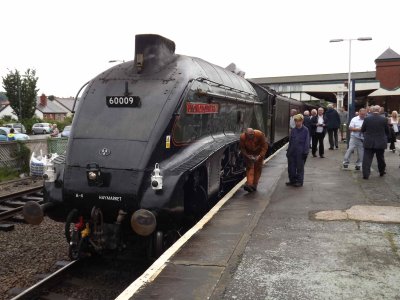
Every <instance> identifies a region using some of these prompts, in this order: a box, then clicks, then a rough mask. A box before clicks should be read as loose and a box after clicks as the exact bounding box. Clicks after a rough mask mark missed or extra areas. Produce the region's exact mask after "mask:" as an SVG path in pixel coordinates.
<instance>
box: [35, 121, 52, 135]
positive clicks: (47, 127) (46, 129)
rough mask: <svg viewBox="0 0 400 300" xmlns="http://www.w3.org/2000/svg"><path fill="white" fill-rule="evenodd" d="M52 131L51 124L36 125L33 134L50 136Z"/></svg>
mask: <svg viewBox="0 0 400 300" xmlns="http://www.w3.org/2000/svg"><path fill="white" fill-rule="evenodd" d="M50 131H51V124H50V123H36V124H33V126H32V134H48V133H50Z"/></svg>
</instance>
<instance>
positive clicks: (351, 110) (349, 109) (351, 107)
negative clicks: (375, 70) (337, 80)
mask: <svg viewBox="0 0 400 300" xmlns="http://www.w3.org/2000/svg"><path fill="white" fill-rule="evenodd" d="M371 40H372V38H371V37H359V38H357V39H333V40H330V41H329V42H330V43H339V42H344V41H348V42H349V74H348V77H347V89H348V92H347V93H348V94H347V132H346V141H347V147H348V146H349V140H350V139H349V138H348V136H349V134H350V132H349V124H350V121H351V119H352V118H353V117H354V114H355V112H354V105H353V99H352V98H353V97H352V88H351V41H371ZM355 86H356V85H355V84H354V90H355ZM354 95H355V94H354Z"/></svg>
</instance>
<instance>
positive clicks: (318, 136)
mask: <svg viewBox="0 0 400 300" xmlns="http://www.w3.org/2000/svg"><path fill="white" fill-rule="evenodd" d="M324 138H325V134H324V133H323V132H316V133H314V135H313V136H312V149H311V152H312V154H313V156H315V153H317V146H318V152H319V156H321V157H322V156H324Z"/></svg>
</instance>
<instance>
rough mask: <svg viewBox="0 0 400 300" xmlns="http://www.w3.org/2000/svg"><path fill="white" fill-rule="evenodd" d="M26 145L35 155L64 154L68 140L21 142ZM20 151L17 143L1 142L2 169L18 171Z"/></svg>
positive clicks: (0, 161) (0, 160) (0, 165)
mask: <svg viewBox="0 0 400 300" xmlns="http://www.w3.org/2000/svg"><path fill="white" fill-rule="evenodd" d="M21 142H22V143H23V144H25V145H26V146H27V147H28V148H29V150H30V151H31V154H32V153H33V152H35V155H37V154H39V153H40V150H41V151H42V153H43V155H46V154H49V153H58V154H63V153H64V152H65V151H66V149H67V144H68V139H62V138H55V139H54V138H53V139H40V140H39V139H37V140H27V141H21ZM17 150H18V143H17V142H1V143H0V168H4V167H9V168H14V169H17V168H19V166H20V162H19V161H18V159H17V158H16V157H15V153H16V152H17Z"/></svg>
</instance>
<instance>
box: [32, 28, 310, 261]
mask: <svg viewBox="0 0 400 300" xmlns="http://www.w3.org/2000/svg"><path fill="white" fill-rule="evenodd" d="M293 107H296V108H298V109H303V107H302V104H301V103H300V102H297V101H293V100H290V99H287V98H285V97H282V96H280V95H277V94H276V93H275V92H274V91H272V90H269V89H267V88H264V87H261V86H259V85H256V84H253V83H250V82H249V81H247V80H245V79H244V78H243V77H241V76H239V75H237V74H235V73H234V72H231V71H229V70H227V69H224V68H221V67H218V66H216V65H213V64H210V63H208V62H206V61H204V60H202V59H199V58H194V57H188V56H183V55H177V54H175V44H174V42H172V41H170V40H168V39H166V38H164V37H161V36H158V35H137V36H136V44H135V59H134V60H133V61H130V62H125V63H122V64H120V65H117V66H115V67H112V68H110V69H109V70H107V71H105V72H103V73H102V74H100V75H99V76H97V77H96V78H94V79H93V80H91V81H90V82H89V83H88V86H87V87H86V89H85V91H84V93H83V96H82V97H81V100H80V101H79V105H78V109H77V111H76V114H75V116H74V120H73V124H72V131H71V136H70V138H69V141H68V148H67V151H66V154H65V155H62V156H59V157H58V158H56V159H55V160H54V161H53V163H52V164H49V165H48V166H47V167H46V169H47V170H46V173H45V189H44V191H45V197H44V199H45V204H44V205H42V206H40V207H39V206H37V205H35V204H33V203H28V204H27V205H26V206H25V208H24V215H25V218H26V219H27V221H28V222H30V223H33V224H38V223H39V222H40V221H41V220H42V219H43V214H44V212H45V213H46V214H47V215H49V216H50V217H51V218H52V219H54V220H57V221H61V222H65V224H66V226H65V235H66V239H67V241H68V243H69V247H70V256H71V257H72V258H74V259H75V258H78V257H79V256H80V255H81V254H82V253H86V252H88V251H89V250H94V251H97V252H101V251H103V250H105V249H121V248H123V247H125V246H126V245H128V244H131V243H133V244H135V245H147V249H148V251H149V253H152V255H153V256H158V255H160V254H161V252H162V251H163V249H164V248H165V247H166V246H167V245H168V244H169V243H171V242H172V241H174V240H175V239H176V238H177V237H178V236H179V232H180V229H181V228H182V226H184V224H186V222H187V220H197V219H199V218H200V217H201V216H203V215H204V213H205V212H207V210H208V209H209V208H210V205H212V203H213V201H214V200H215V199H218V197H219V196H220V195H222V194H223V193H224V191H225V190H226V189H227V188H228V187H229V186H230V185H232V184H233V183H236V182H238V181H239V180H240V179H242V178H243V176H244V174H245V168H244V164H243V161H242V158H241V156H240V153H239V147H238V141H239V135H240V133H241V132H242V131H243V129H244V128H247V127H252V128H258V129H261V130H262V131H264V132H265V133H266V136H267V138H268V141H269V143H270V144H271V145H274V146H275V147H276V145H279V144H280V143H284V142H285V141H286V140H287V136H288V130H289V129H288V126H289V121H288V120H289V110H290V108H293Z"/></svg>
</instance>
